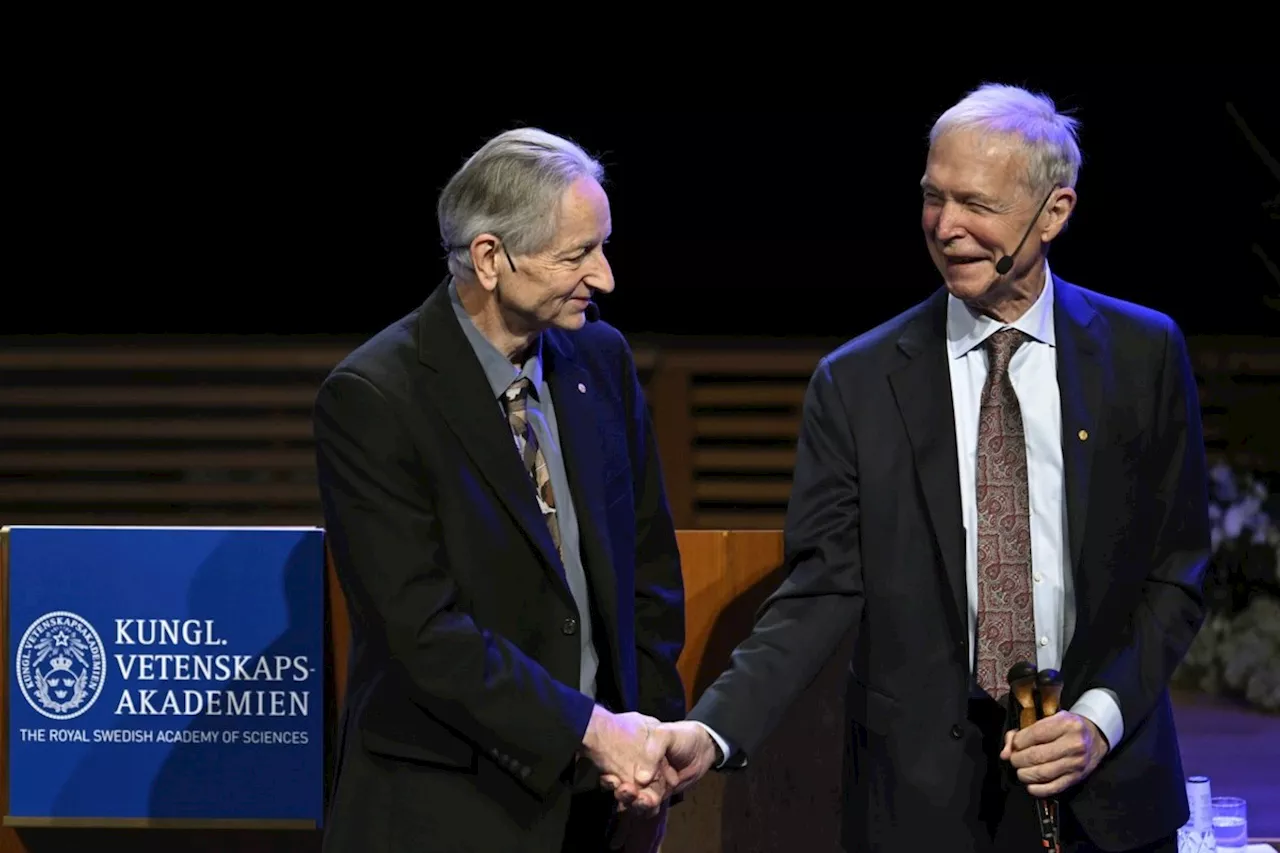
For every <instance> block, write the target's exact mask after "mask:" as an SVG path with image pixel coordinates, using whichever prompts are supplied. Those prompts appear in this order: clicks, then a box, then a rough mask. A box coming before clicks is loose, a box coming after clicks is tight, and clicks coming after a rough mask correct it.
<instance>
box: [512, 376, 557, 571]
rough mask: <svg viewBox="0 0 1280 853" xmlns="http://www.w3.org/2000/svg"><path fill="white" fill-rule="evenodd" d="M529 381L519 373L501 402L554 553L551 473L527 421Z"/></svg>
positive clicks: (555, 526)
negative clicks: (530, 481) (547, 530)
mask: <svg viewBox="0 0 1280 853" xmlns="http://www.w3.org/2000/svg"><path fill="white" fill-rule="evenodd" d="M530 384H531V383H530V382H529V380H528V378H526V377H524V376H521V377H520V378H519V379H517V380H515V381H514V382H512V383H511V385H510V386H508V388H507V391H506V393H505V394H503V395H502V399H503V401H504V402H505V403H506V406H507V421H508V422H509V423H510V424H511V432H512V433H513V434H514V435H515V439H516V450H517V451H519V453H520V458H521V459H522V460H523V461H524V467H525V470H526V471H528V472H529V477H530V478H531V479H532V480H533V485H534V488H535V489H536V490H537V495H538V497H539V498H540V504H541V506H542V517H543V518H545V519H546V521H547V527H548V528H549V529H550V530H551V541H552V542H554V543H555V544H556V552H557V553H559V552H560V523H559V522H558V521H557V520H556V512H555V509H556V496H555V492H554V491H552V488H551V474H550V473H549V472H548V471H547V459H546V456H544V455H543V453H542V448H541V447H539V446H538V437H537V436H536V435H535V434H534V432H533V425H532V424H530V423H529V411H528V406H527V402H528V399H529V387H530Z"/></svg>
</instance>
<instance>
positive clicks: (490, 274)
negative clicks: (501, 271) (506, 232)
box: [471, 233, 502, 293]
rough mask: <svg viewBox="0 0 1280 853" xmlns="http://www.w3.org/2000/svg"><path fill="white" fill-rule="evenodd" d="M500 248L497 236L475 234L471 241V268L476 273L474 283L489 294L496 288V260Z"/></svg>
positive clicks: (500, 250) (499, 253) (498, 256)
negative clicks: (476, 282)
mask: <svg viewBox="0 0 1280 853" xmlns="http://www.w3.org/2000/svg"><path fill="white" fill-rule="evenodd" d="M501 256H502V247H501V245H500V244H499V240H498V238H497V236H495V235H493V234H489V233H484V234H477V235H476V238H475V239H474V240H472V241H471V266H472V268H473V269H474V270H475V271H476V281H478V282H480V286H481V287H483V288H484V289H485V290H487V291H489V292H490V293H492V292H493V290H494V288H496V287H497V286H498V259H499V258H500V257H501Z"/></svg>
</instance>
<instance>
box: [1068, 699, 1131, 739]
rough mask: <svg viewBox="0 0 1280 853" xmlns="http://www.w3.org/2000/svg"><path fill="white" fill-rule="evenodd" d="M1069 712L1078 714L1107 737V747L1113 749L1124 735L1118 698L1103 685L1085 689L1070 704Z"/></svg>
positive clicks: (1122, 718)
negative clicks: (1072, 703) (1074, 701)
mask: <svg viewBox="0 0 1280 853" xmlns="http://www.w3.org/2000/svg"><path fill="white" fill-rule="evenodd" d="M1071 713H1073V714H1079V715H1080V716H1082V717H1084V718H1085V719H1087V720H1089V721H1090V722H1092V723H1093V724H1094V725H1095V726H1097V727H1098V731H1100V732H1102V736H1103V737H1105V738H1106V739H1107V745H1108V748H1109V749H1115V748H1116V747H1117V746H1119V744H1120V739H1121V738H1122V737H1124V715H1122V714H1121V713H1120V700H1119V698H1117V697H1116V694H1115V692H1114V691H1111V690H1107V689H1106V688H1103V687H1095V688H1093V689H1092V690H1086V691H1085V692H1084V694H1083V695H1082V696H1081V697H1080V698H1079V699H1078V700H1077V701H1076V703H1075V704H1074V705H1072V706H1071Z"/></svg>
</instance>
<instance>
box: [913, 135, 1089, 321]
mask: <svg viewBox="0 0 1280 853" xmlns="http://www.w3.org/2000/svg"><path fill="white" fill-rule="evenodd" d="M1025 175H1026V159H1025V154H1024V153H1023V152H1022V151H1021V150H1020V148H1019V147H1018V144H1017V142H1016V141H1015V140H1012V139H1010V138H1008V137H1003V136H999V135H996V134H989V135H986V136H983V135H980V134H978V133H976V132H973V131H955V132H952V133H947V134H944V135H943V136H942V137H940V138H939V139H938V140H937V142H936V143H935V144H934V145H933V146H932V147H931V148H930V150H929V159H928V163H927V166H926V168H925V174H924V179H923V180H922V181H921V188H922V189H923V191H924V205H923V209H922V212H921V227H922V228H923V229H924V236H925V243H926V244H927V245H928V248H929V255H930V256H931V257H932V258H933V263H934V265H935V266H936V267H937V268H938V272H940V273H941V274H942V279H943V281H944V282H945V283H946V286H947V290H949V291H950V292H951V293H952V294H953V295H954V296H955V297H956V298H958V299H963V300H965V301H983V300H985V299H987V298H990V297H991V296H993V295H994V293H993V292H994V291H996V290H998V289H1000V288H1002V287H1004V286H1006V285H1008V284H1009V283H1010V282H1016V281H1018V280H1020V279H1022V278H1024V277H1026V276H1027V275H1028V274H1030V273H1032V272H1033V271H1035V270H1037V269H1038V268H1039V266H1040V265H1041V264H1042V260H1041V259H1042V257H1043V255H1042V254H1041V252H1042V248H1043V247H1044V246H1045V245H1046V244H1047V243H1048V242H1049V241H1051V240H1052V239H1053V238H1054V237H1055V236H1057V234H1058V232H1059V231H1060V230H1061V228H1062V225H1063V224H1064V223H1065V221H1066V212H1067V211H1069V210H1070V206H1071V199H1066V200H1065V203H1059V200H1058V197H1059V195H1060V194H1061V193H1064V192H1065V193H1067V194H1070V193H1071V191H1070V190H1062V189H1057V190H1055V191H1054V197H1053V198H1051V199H1050V201H1049V203H1048V204H1047V205H1045V208H1044V212H1042V213H1041V215H1040V216H1039V217H1037V215H1036V211H1037V209H1038V208H1040V205H1041V202H1043V201H1044V200H1045V199H1044V196H1043V195H1039V196H1033V195H1032V193H1031V191H1030V190H1029V189H1028V188H1027V186H1026V181H1025V180H1024V179H1023V178H1024V176H1025ZM1033 221H1035V222H1036V224H1035V226H1033V227H1032V228H1031V233H1030V236H1028V237H1027V241H1026V243H1024V244H1023V246H1022V249H1021V250H1020V251H1019V252H1018V253H1017V255H1015V256H1014V264H1013V268H1012V269H1010V270H1009V271H1008V272H1007V273H1006V274H1004V275H1001V274H1000V273H999V272H997V271H996V264H997V263H998V262H999V261H1000V259H1001V258H1002V257H1004V255H1005V254H1008V253H1012V252H1013V250H1014V248H1015V247H1016V246H1017V245H1018V241H1020V240H1021V239H1022V235H1023V234H1024V233H1026V230H1027V228H1028V227H1029V226H1031V223H1032V222H1033Z"/></svg>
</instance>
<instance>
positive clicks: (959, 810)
mask: <svg viewBox="0 0 1280 853" xmlns="http://www.w3.org/2000/svg"><path fill="white" fill-rule="evenodd" d="M1075 131H1076V123H1075V121H1074V120H1073V119H1071V118H1068V117H1066V116H1063V115H1060V114H1059V113H1058V112H1057V111H1056V109H1055V108H1054V105H1053V103H1052V102H1051V101H1050V100H1049V99H1048V98H1045V97H1043V96H1037V95H1033V94H1032V93H1029V92H1027V91H1024V90H1022V89H1019V88H1015V87H1010V86H999V85H987V86H983V87H981V88H979V89H977V90H976V91H974V92H972V93H971V94H969V95H968V96H967V97H965V98H964V99H963V100H962V101H960V102H959V103H958V104H956V105H955V106H954V107H952V108H951V109H949V110H947V111H946V112H945V113H944V114H942V115H941V116H940V117H939V118H938V120H937V122H936V124H935V125H934V127H933V131H932V134H931V136H930V145H929V153H928V160H927V166H926V169H925V173H924V179H923V181H922V182H921V186H922V188H923V193H924V204H923V213H922V225H923V230H924V237H925V244H926V246H927V247H928V250H929V254H930V255H931V256H932V258H933V260H934V263H935V265H936V266H937V268H938V272H939V273H940V274H941V276H942V280H943V286H942V287H940V288H939V289H938V290H937V291H936V292H935V293H934V294H933V295H932V296H931V297H929V298H928V299H927V300H925V301H924V302H923V303H921V304H919V305H918V306H916V307H915V308H912V309H911V310H909V311H907V312H905V313H904V314H902V315H900V316H898V317H896V318H894V319H893V320H890V321H889V322H887V323H885V324H884V325H882V326H880V327H878V328H876V329H873V330H872V331H870V332H867V333H866V334H864V335H862V336H861V337H858V338H856V339H854V340H852V341H850V342H849V343H847V344H845V345H844V346H842V347H840V348H839V349H837V350H836V351H834V352H832V353H831V354H829V355H828V356H827V357H825V358H824V359H822V361H821V363H820V364H819V365H818V368H817V370H816V371H815V372H814V374H813V377H812V380H811V383H810V385H809V389H808V392H807V397H806V400H805V404H804V416H803V421H802V425H801V433H800V438H799V445H798V449H797V459H796V467H795V479H794V485H793V488H792V493H791V499H790V505H789V507H788V512H787V520H786V553H787V560H788V563H789V566H790V575H789V577H788V579H787V580H786V581H785V582H784V583H783V584H782V586H781V587H780V588H779V589H778V590H777V591H776V593H775V594H774V595H773V596H772V598H771V599H770V601H769V602H768V603H767V604H766V605H765V607H764V608H762V612H761V615H760V617H759V620H758V622H757V625H756V627H755V629H754V631H753V633H752V634H751V636H750V637H749V638H748V639H747V640H745V641H744V642H743V643H742V644H741V645H740V646H739V647H738V649H737V650H736V651H735V653H734V656H733V661H732V665H731V666H730V668H729V669H728V670H727V671H726V672H725V673H724V674H723V675H721V677H720V678H719V679H718V680H717V681H716V682H715V683H714V684H713V685H712V686H711V687H710V688H708V690H707V691H706V692H705V693H704V694H703V695H702V696H701V697H700V698H699V700H698V702H697V704H696V706H695V707H694V708H693V710H692V711H691V712H690V714H689V719H690V720H692V721H696V722H682V723H679V724H676V725H674V726H672V727H670V728H669V729H666V730H665V731H664V732H663V733H662V735H661V737H659V736H657V735H655V739H654V742H653V744H654V746H655V747H657V746H666V748H667V756H668V758H669V759H670V760H671V762H672V764H673V765H675V766H677V767H678V768H680V769H681V770H682V779H683V785H687V784H690V783H691V782H692V781H693V780H694V779H696V778H698V777H699V776H700V775H702V774H703V773H705V772H706V770H707V769H708V768H709V767H712V766H742V765H744V764H745V763H746V761H747V758H748V757H749V756H750V754H751V753H752V751H753V750H755V749H757V748H758V747H759V746H760V744H761V742H762V741H763V740H764V738H765V737H767V735H768V734H769V732H770V731H771V730H772V728H773V726H775V725H776V723H777V721H778V719H779V717H780V715H781V713H782V711H783V710H784V709H785V708H786V706H787V705H788V704H789V703H790V702H791V701H792V700H793V698H794V697H795V696H796V695H797V694H798V693H799V692H800V691H801V690H802V689H803V688H804V687H805V686H806V685H807V684H808V683H809V682H810V681H811V680H812V678H813V677H814V676H815V674H816V673H817V672H818V670H819V668H820V667H821V665H822V664H823V663H824V661H825V660H826V659H827V658H828V657H829V655H830V654H831V653H832V650H833V649H834V647H835V646H836V645H837V643H838V641H839V640H840V639H841V637H842V636H844V635H845V633H846V631H847V630H849V629H850V628H851V627H852V628H853V629H854V630H855V631H856V632H857V636H856V641H855V645H854V652H853V659H852V661H851V663H850V677H849V682H848V691H847V714H848V716H849V718H850V719H849V726H848V729H847V731H848V743H847V748H846V780H845V797H844V809H843V815H842V819H843V840H844V844H845V846H846V849H848V850H849V851H851V853H852V851H872V850H875V851H893V853H901V851H911V850H934V849H936V850H948V851H993V850H1000V851H1026V850H1031V849H1036V847H1035V846H1034V845H1038V844H1039V843H1040V839H1041V834H1040V825H1039V822H1038V806H1037V804H1036V803H1035V802H1034V800H1033V798H1056V799H1057V802H1058V809H1059V821H1060V823H1059V825H1060V828H1061V837H1062V840H1063V849H1064V850H1067V851H1085V850H1095V849H1100V850H1142V851H1168V853H1173V851H1174V850H1175V848H1176V843H1175V833H1176V830H1177V828H1178V827H1179V826H1180V825H1181V824H1182V823H1184V822H1185V820H1186V817H1187V803H1186V799H1185V793H1184V791H1185V789H1184V785H1183V777H1182V768H1181V762H1180V758H1179V754H1178V746H1177V739H1176V737H1175V732H1174V721H1173V714H1172V711H1171V708H1170V702H1169V697H1168V693H1167V690H1166V685H1167V682H1168V679H1169V677H1170V675H1171V673H1172V670H1173V668H1174V666H1175V665H1176V664H1177V663H1178V661H1179V660H1180V659H1181V658H1182V656H1183V654H1184V652H1185V651H1186V649H1187V648H1188V646H1189V644H1190V643H1191V640H1192V638H1193V637H1194V636H1195V633H1196V631H1197V629H1198V627H1199V626H1200V624H1201V620H1202V619H1203V613H1204V607H1203V601H1202V595H1201V589H1202V587H1201V584H1202V577H1203V572H1204V568H1205V565H1206V559H1207V555H1208V553H1209V532H1208V512H1207V507H1206V474H1205V462H1204V448H1203V444H1202V437H1201V427H1200V421H1199V418H1200V412H1199V405H1198V402H1197V398H1196V388H1195V381H1194V378H1193V376H1192V372H1191V368H1190V365H1189V362H1188V357H1187V352H1186V347H1185V344H1184V341H1183V337H1182V335H1181V333H1180V332H1179V329H1178V327H1177V326H1176V325H1175V324H1174V322H1173V321H1171V320H1170V319H1169V318H1168V317H1165V316H1163V315H1161V314H1159V313H1156V312H1155V311H1151V310H1148V309H1145V308H1141V307H1139V306H1136V305H1132V304H1128V303H1124V302H1121V301H1119V300H1117V299H1114V298H1111V297H1108V296H1103V295H1101V294H1099V293H1097V292H1094V291H1091V290H1085V289H1084V288H1082V287H1078V286H1076V285H1074V284H1069V283H1068V282H1066V281H1064V280H1063V279H1061V278H1058V277H1057V276H1055V275H1054V274H1053V273H1051V272H1050V270H1049V265H1048V261H1047V256H1048V251H1049V246H1050V244H1051V243H1052V241H1053V240H1054V238H1056V237H1057V236H1058V235H1059V234H1060V233H1062V230H1063V228H1064V227H1065V226H1066V224H1067V219H1068V217H1069V216H1070V214H1071V212H1072V209H1073V208H1074V206H1075V202H1076V191H1075V184H1076V176H1077V173H1078V171H1079V168H1080V152H1079V148H1078V145H1077V142H1076V135H1075ZM1018 662H1025V663H1027V664H1031V665H1033V666H1036V667H1038V668H1039V669H1040V670H1042V671H1043V670H1047V669H1054V670H1059V671H1060V674H1061V677H1062V680H1063V685H1062V693H1061V708H1062V710H1061V712H1060V713H1058V714H1057V715H1055V716H1053V717H1052V718H1050V719H1046V720H1044V721H1041V722H1037V723H1035V724H1034V725H1032V726H1030V727H1029V728H1027V729H1024V730H1021V731H1017V732H1016V733H1015V732H1014V731H1012V730H1009V731H1006V721H1007V714H1006V710H1005V708H1006V703H1007V702H1008V699H1007V690H1008V687H1007V684H1006V678H1007V674H1008V672H1009V670H1010V669H1011V668H1012V667H1013V666H1014V665H1015V664H1016V663H1018ZM1011 728H1016V726H1014V727H1011ZM718 752H723V753H724V754H723V755H718V754H717V753H718ZM651 757H652V756H651ZM641 775H642V777H643V773H642V774H641ZM606 781H610V780H606ZM620 788H621V790H622V791H624V792H625V796H626V797H630V796H633V795H634V794H635V792H634V791H631V790H630V789H629V788H628V786H627V785H625V784H623V785H621V786H620ZM641 796H642V798H643V797H645V796H647V795H645V794H643V793H642V794H641Z"/></svg>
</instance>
